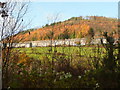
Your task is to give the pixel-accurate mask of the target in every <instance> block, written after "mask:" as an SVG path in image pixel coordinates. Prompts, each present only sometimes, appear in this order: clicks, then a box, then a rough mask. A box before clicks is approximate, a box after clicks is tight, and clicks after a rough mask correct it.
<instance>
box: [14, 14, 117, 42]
mask: <svg viewBox="0 0 120 90" xmlns="http://www.w3.org/2000/svg"><path fill="white" fill-rule="evenodd" d="M117 26H118V20H117V19H116V18H107V17H102V16H101V17H100V16H99V17H98V16H86V17H82V16H80V17H72V18H70V19H68V20H66V21H63V22H61V21H60V22H57V23H52V24H50V25H48V24H46V25H45V26H43V27H42V28H38V29H35V30H34V29H31V30H27V31H23V32H21V33H19V34H18V35H16V36H15V38H17V39H21V38H22V41H37V40H46V39H68V38H82V37H87V36H90V37H94V38H97V37H100V36H101V34H102V33H103V32H108V34H109V35H111V34H113V36H114V37H117Z"/></svg>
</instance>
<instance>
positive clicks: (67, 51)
mask: <svg viewBox="0 0 120 90" xmlns="http://www.w3.org/2000/svg"><path fill="white" fill-rule="evenodd" d="M14 50H17V51H19V52H23V53H26V54H27V55H28V56H29V57H31V58H34V59H43V56H47V57H49V58H51V56H52V55H53V54H55V53H56V55H58V56H59V55H64V56H66V57H69V56H74V57H86V58H87V57H101V58H102V57H103V56H104V55H105V53H106V51H105V49H104V48H99V47H56V48H55V47H52V50H51V47H31V48H15V49H14ZM55 51H56V52H55Z"/></svg>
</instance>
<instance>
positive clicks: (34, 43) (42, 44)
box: [0, 38, 107, 48]
mask: <svg viewBox="0 0 120 90" xmlns="http://www.w3.org/2000/svg"><path fill="white" fill-rule="evenodd" d="M76 42H80V45H86V44H87V39H86V38H81V39H78V38H77V39H65V40H52V43H51V40H41V41H28V42H24V43H13V45H12V47H15V48H17V47H46V46H51V45H52V46H61V45H68V46H78V45H77V44H76ZM102 42H103V43H104V44H106V43H107V41H106V39H102ZM90 44H101V39H100V38H98V39H93V40H92V41H91V42H90ZM0 46H3V45H2V44H0ZM7 46H8V44H7Z"/></svg>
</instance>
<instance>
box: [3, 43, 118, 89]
mask: <svg viewBox="0 0 120 90" xmlns="http://www.w3.org/2000/svg"><path fill="white" fill-rule="evenodd" d="M11 52H12V53H11V57H10V59H11V62H9V63H10V65H9V72H8V73H7V74H8V75H9V76H8V78H7V80H6V77H5V78H3V79H4V81H7V82H8V83H6V84H4V83H5V82H3V84H4V85H5V86H7V87H9V88H21V87H24V88H92V89H95V88H116V87H117V88H118V87H119V86H120V80H119V78H120V77H119V76H120V70H119V67H120V64H119V61H117V60H116V61H115V63H114V65H113V64H112V65H113V66H112V67H111V66H110V63H111V61H110V60H109V59H108V57H107V56H106V55H107V51H106V50H105V48H103V47H100V46H99V45H96V46H94V47H93V46H92V47H88V46H87V47H52V48H51V47H34V48H15V49H13V50H12V51H11ZM113 53H114V56H115V58H117V57H116V56H117V54H118V51H117V50H115V51H114V52H113ZM107 61H109V62H110V63H108V62H107ZM111 68H112V69H111ZM113 77H114V78H113ZM5 86H4V87H5Z"/></svg>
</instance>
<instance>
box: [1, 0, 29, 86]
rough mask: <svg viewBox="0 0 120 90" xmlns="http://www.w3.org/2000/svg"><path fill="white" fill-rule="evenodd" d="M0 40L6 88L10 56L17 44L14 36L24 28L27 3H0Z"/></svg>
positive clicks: (10, 1) (8, 0)
mask: <svg viewBox="0 0 120 90" xmlns="http://www.w3.org/2000/svg"><path fill="white" fill-rule="evenodd" d="M0 9H1V10H0V19H1V21H0V40H1V43H2V71H3V79H4V80H3V81H4V82H3V84H6V85H3V87H8V86H7V83H8V80H9V79H8V75H9V74H8V70H9V64H10V55H11V49H12V45H13V43H15V42H16V41H17V42H19V39H18V38H16V37H15V36H16V34H17V33H19V32H21V31H22V30H23V29H24V28H25V27H26V26H23V23H24V19H23V17H24V16H25V14H26V12H27V9H28V3H25V2H15V1H13V0H7V1H6V2H0Z"/></svg>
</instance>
